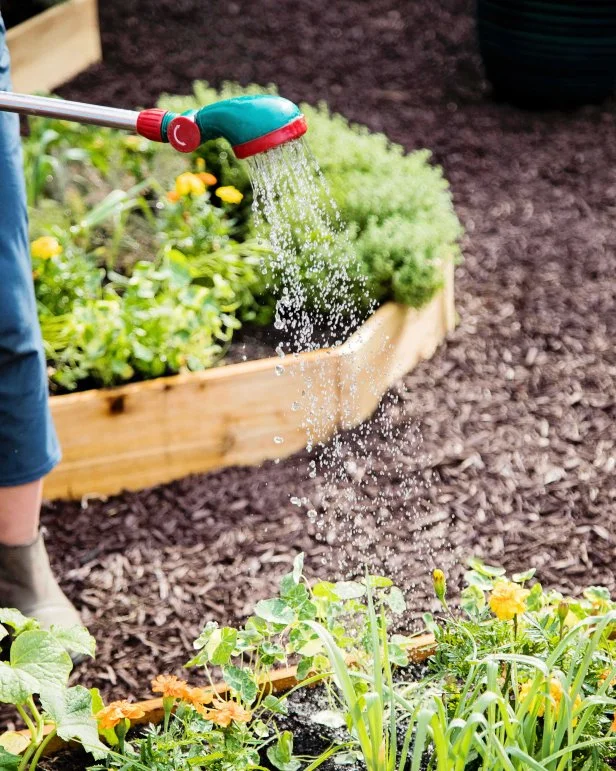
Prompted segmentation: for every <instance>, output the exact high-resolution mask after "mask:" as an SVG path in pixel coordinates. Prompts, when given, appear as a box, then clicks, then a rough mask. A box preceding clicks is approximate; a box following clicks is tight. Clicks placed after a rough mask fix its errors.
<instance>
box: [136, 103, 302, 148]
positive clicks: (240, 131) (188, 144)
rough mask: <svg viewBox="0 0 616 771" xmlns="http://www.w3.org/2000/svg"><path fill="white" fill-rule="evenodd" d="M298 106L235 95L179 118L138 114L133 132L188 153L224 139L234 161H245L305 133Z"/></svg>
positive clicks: (154, 112)
mask: <svg viewBox="0 0 616 771" xmlns="http://www.w3.org/2000/svg"><path fill="white" fill-rule="evenodd" d="M306 129H307V126H306V119H305V118H304V116H303V115H302V114H301V112H300V110H299V107H297V105H295V104H293V102H290V101H289V100H288V99H284V98H283V97H281V96H276V95H274V94H257V95H254V96H250V95H249V96H238V97H234V98H232V99H224V100H222V101H220V102H215V103H214V104H211V105H208V106H207V107H202V108H201V109H200V110H191V111H189V112H187V113H184V114H182V115H177V114H176V113H172V112H166V111H164V110H145V111H144V112H142V113H140V115H139V120H138V121H137V131H138V133H139V134H141V135H142V136H145V137H147V138H148V139H154V140H156V141H159V142H169V143H170V144H171V145H172V146H173V147H175V149H176V150H179V151H180V152H185V153H189V152H192V151H193V150H196V149H197V148H198V147H199V146H200V145H201V144H203V143H204V142H207V141H208V140H210V139H216V138H217V137H224V138H225V139H227V140H228V141H229V142H230V143H231V145H232V147H233V152H234V153H235V155H236V156H237V157H238V158H248V157H249V156H251V155H256V154H257V153H263V152H265V151H266V150H271V149H272V148H274V147H278V146H279V145H281V144H283V143H285V142H290V141H291V140H292V139H297V138H298V137H300V136H302V134H304V133H305V132H306Z"/></svg>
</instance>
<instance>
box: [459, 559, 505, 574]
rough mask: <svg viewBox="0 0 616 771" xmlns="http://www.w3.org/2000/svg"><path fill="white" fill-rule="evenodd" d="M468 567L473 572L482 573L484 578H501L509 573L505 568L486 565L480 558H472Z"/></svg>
mask: <svg viewBox="0 0 616 771" xmlns="http://www.w3.org/2000/svg"><path fill="white" fill-rule="evenodd" d="M468 566H469V567H470V568H472V569H473V570H476V571H477V573H480V574H481V575H482V576H487V577H488V578H499V577H500V576H504V575H505V573H506V572H507V571H506V570H505V568H499V567H494V566H492V565H484V564H483V562H482V561H481V560H480V559H479V558H478V557H471V559H469V560H468Z"/></svg>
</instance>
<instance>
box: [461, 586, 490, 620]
mask: <svg viewBox="0 0 616 771" xmlns="http://www.w3.org/2000/svg"><path fill="white" fill-rule="evenodd" d="M485 606H486V598H485V594H484V593H483V592H482V591H481V589H480V588H479V587H478V586H467V587H466V589H464V590H463V591H462V594H461V597H460V607H461V608H462V610H463V611H465V613H467V614H468V615H469V616H476V615H477V613H480V612H481V611H482V610H483V609H484V608H485Z"/></svg>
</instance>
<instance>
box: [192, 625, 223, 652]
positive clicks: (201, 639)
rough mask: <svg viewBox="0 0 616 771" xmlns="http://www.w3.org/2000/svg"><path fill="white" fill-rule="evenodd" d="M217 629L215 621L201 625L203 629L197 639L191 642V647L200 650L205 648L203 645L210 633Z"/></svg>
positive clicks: (205, 643)
mask: <svg viewBox="0 0 616 771" xmlns="http://www.w3.org/2000/svg"><path fill="white" fill-rule="evenodd" d="M216 629H218V624H217V623H216V622H215V621H208V622H207V624H206V625H205V626H204V627H203V631H202V632H201V634H200V635H199V637H197V639H196V640H195V641H194V643H193V647H194V648H196V649H197V650H201V648H205V646H206V645H207V643H208V640H209V639H210V637H211V636H212V634H213V633H214V632H215V630H216Z"/></svg>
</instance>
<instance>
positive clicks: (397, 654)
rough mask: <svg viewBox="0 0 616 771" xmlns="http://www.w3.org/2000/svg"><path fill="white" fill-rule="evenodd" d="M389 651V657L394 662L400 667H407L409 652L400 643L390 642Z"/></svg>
mask: <svg viewBox="0 0 616 771" xmlns="http://www.w3.org/2000/svg"><path fill="white" fill-rule="evenodd" d="M387 651H388V653H389V659H390V661H391V663H392V664H396V665H397V666H399V667H406V666H407V665H408V663H409V657H408V654H407V653H406V651H405V650H404V648H402V647H401V646H400V645H395V644H394V643H390V644H389V646H388V647H387Z"/></svg>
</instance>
